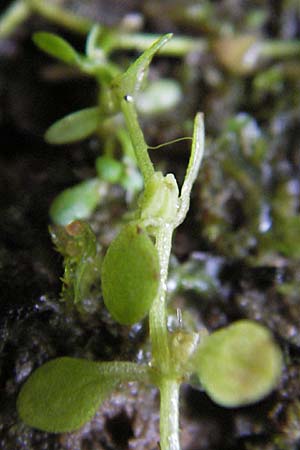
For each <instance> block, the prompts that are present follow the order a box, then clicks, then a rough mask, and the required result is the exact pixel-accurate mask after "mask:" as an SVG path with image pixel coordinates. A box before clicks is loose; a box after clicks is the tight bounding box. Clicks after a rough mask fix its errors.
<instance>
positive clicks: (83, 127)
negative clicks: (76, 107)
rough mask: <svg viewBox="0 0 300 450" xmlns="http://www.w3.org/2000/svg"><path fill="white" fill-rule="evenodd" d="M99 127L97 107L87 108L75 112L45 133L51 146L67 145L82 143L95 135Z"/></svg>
mask: <svg viewBox="0 0 300 450" xmlns="http://www.w3.org/2000/svg"><path fill="white" fill-rule="evenodd" d="M98 125H99V110H98V108H97V107H93V108H85V109H81V110H80V111H76V112H73V113H71V114H68V115H67V116H65V117H63V118H62V119H60V120H58V121H57V122H55V123H54V124H53V125H51V127H49V128H48V130H47V131H46V133H45V140H46V141H47V142H49V144H55V145H60V144H67V143H70V142H76V141H80V140H81V139H85V138H87V137H88V136H90V135H91V134H92V133H94V132H95V131H96V130H97V128H98Z"/></svg>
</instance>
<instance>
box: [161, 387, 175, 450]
mask: <svg viewBox="0 0 300 450" xmlns="http://www.w3.org/2000/svg"><path fill="white" fill-rule="evenodd" d="M179 387H180V383H179V382H178V381H177V380H175V379H168V378H165V379H163V380H162V382H161V385H160V447H161V450H180V442H179Z"/></svg>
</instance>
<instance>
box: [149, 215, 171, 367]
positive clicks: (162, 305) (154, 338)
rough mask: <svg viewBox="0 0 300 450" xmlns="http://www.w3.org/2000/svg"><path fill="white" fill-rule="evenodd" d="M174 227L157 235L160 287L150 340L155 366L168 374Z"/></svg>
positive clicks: (169, 226) (153, 311) (152, 313)
mask: <svg viewBox="0 0 300 450" xmlns="http://www.w3.org/2000/svg"><path fill="white" fill-rule="evenodd" d="M172 235H173V227H172V225H170V224H164V225H163V226H161V227H160V228H159V230H158V232H157V235H156V248H157V251H158V256H159V263H160V287H159V291H158V294H157V296H156V298H155V299H154V301H153V303H152V306H151V309H150V315H149V327H150V339H151V345H152V358H153V362H154V365H155V366H157V367H158V368H159V370H160V371H161V372H162V373H164V372H165V373H167V372H168V371H169V366H170V353H169V342H168V329H167V313H166V292H167V277H168V267H169V258H170V253H171V246H172Z"/></svg>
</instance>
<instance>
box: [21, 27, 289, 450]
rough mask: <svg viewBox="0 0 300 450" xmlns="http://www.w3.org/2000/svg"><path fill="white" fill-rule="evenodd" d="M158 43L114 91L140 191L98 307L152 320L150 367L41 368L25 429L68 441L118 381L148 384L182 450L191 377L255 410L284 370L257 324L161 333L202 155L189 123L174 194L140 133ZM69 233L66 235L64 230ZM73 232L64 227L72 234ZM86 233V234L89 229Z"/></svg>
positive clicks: (66, 361)
mask: <svg viewBox="0 0 300 450" xmlns="http://www.w3.org/2000/svg"><path fill="white" fill-rule="evenodd" d="M169 38H170V36H169V35H167V36H164V37H162V38H161V39H160V40H159V41H157V42H155V43H154V44H153V46H152V47H151V48H150V49H149V50H147V51H146V52H145V53H144V54H143V55H142V56H141V57H140V58H139V59H138V60H137V61H136V62H135V63H134V64H133V65H132V66H130V68H129V69H128V71H127V72H126V73H125V74H124V75H122V76H118V77H117V78H116V79H115V80H114V82H113V83H112V94H113V98H112V100H113V101H114V102H115V104H117V105H119V107H120V109H121V110H122V112H123V115H124V119H125V124H126V128H127V130H128V133H129V136H130V139H131V142H132V146H133V148H134V151H135V155H136V160H137V164H138V167H139V168H140V170H141V173H142V176H143V180H144V191H143V193H142V195H141V197H140V201H139V204H138V208H137V210H136V212H135V215H134V217H133V219H132V221H131V222H130V223H127V224H126V225H124V227H123V228H122V229H121V231H120V233H119V234H118V235H117V237H116V238H115V239H114V240H113V242H112V243H111V245H110V247H109V249H108V251H107V253H106V255H105V257H104V260H103V264H102V269H101V278H102V291H103V297H104V303H105V305H106V307H107V309H108V310H109V312H110V313H111V315H112V317H113V318H114V319H115V320H116V321H117V322H118V323H120V324H126V325H132V324H134V323H136V322H138V321H140V320H142V319H144V318H145V317H148V320H149V330H150V343H151V349H152V352H151V360H150V361H149V363H148V364H138V363H133V362H92V361H85V360H82V359H76V358H69V357H64V358H58V359H54V360H53V361H50V362H48V363H46V364H45V365H43V366H42V367H40V368H39V369H37V370H36V371H35V372H34V373H33V374H32V375H31V376H30V378H29V379H28V380H27V382H26V383H25V385H24V386H23V388H22V389H21V392H20V394H19V397H18V402H17V408H18V411H19V415H20V417H21V419H22V420H23V421H24V422H25V423H26V424H28V425H29V426H32V427H35V428H39V429H42V430H45V431H50V432H56V433H60V432H66V431H72V430H75V429H77V428H79V427H81V426H82V425H83V424H84V423H85V422H86V421H88V420H90V419H91V418H92V417H93V415H94V414H95V412H96V411H97V409H98V408H99V406H100V404H101V402H102V401H103V399H104V398H105V397H107V396H108V395H109V394H110V393H111V392H112V391H113V390H114V388H115V387H116V386H117V385H118V384H120V383H121V382H124V381H125V382H126V381H138V382H141V383H151V384H153V385H155V386H156V387H157V389H158V390H159V392H160V447H161V449H162V450H179V449H180V441H179V408H178V407H179V389H180V385H181V384H182V383H183V382H184V383H189V380H190V376H191V375H192V374H197V375H198V378H199V381H200V383H201V385H202V387H203V388H204V389H205V390H206V392H207V394H208V395H209V396H210V397H211V398H212V399H213V400H214V401H216V402H217V403H219V404H220V405H223V406H225V407H233V406H241V405H245V404H251V403H253V402H256V401H257V400H260V399H262V398H263V397H264V396H266V395H267V394H269V393H270V391H271V390H272V389H273V388H274V386H275V385H276V383H277V381H278V378H279V375H280V373H281V367H282V357H281V353H280V350H279V348H278V347H277V345H276V344H275V343H274V341H273V339H272V336H271V334H270V332H269V331H268V330H267V329H266V328H264V327H263V326H262V325H260V324H258V323H255V322H252V321H248V320H241V321H239V322H237V323H234V324H232V325H231V326H229V327H226V328H224V329H222V330H219V331H216V332H215V333H212V334H211V335H208V333H207V334H206V335H204V334H203V332H198V331H194V332H190V331H187V330H185V329H184V324H183V328H178V330H176V331H173V332H170V331H169V330H168V327H167V310H166V291H167V287H166V286H167V284H166V282H167V277H168V266H169V257H170V252H171V244H172V237H173V233H174V230H175V229H176V228H177V227H178V225H179V224H181V223H182V221H183V220H184V219H185V216H186V214H187V211H188V209H189V203H190V195H191V189H192V186H193V184H194V182H195V180H196V177H197V175H198V171H199V168H200V164H201V160H202V156H203V150H204V125H203V116H202V114H200V113H198V114H197V115H196V117H195V121H194V132H193V141H192V149H191V155H190V159H189V164H188V167H187V171H186V175H185V179H184V182H183V184H182V186H181V189H179V186H178V184H177V181H176V179H175V177H174V175H173V174H167V175H163V174H162V173H161V172H156V171H155V169H154V167H153V165H152V162H151V159H150V157H149V154H148V148H147V145H146V143H145V140H144V136H143V133H142V130H141V128H140V126H139V123H138V119H137V113H136V108H135V98H136V88H137V85H138V83H139V82H140V80H141V76H142V75H143V73H144V71H145V68H147V66H148V65H149V63H150V61H151V59H152V57H153V55H154V53H155V52H156V51H157V50H158V49H159V48H160V46H161V45H163V44H164V43H165V42H166V41H167V40H168V39H169ZM70 227H71V228H70ZM76 230H77V225H76V226H75V231H74V230H73V226H72V225H70V226H69V227H68V231H69V233H70V231H71V234H72V232H73V234H74V233H75V234H76ZM85 232H86V233H88V231H87V230H85Z"/></svg>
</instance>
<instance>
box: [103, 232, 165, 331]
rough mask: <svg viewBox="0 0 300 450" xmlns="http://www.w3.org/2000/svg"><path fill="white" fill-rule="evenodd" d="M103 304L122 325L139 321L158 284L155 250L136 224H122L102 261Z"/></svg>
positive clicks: (148, 306)
mask: <svg viewBox="0 0 300 450" xmlns="http://www.w3.org/2000/svg"><path fill="white" fill-rule="evenodd" d="M101 280H102V290H103V298H104V303H105V305H106V307H107V309H108V310H109V312H110V313H111V315H112V317H113V318H114V319H115V320H116V321H117V322H119V323H121V324H122V325H132V324H134V323H136V322H139V321H140V320H142V319H143V318H144V317H145V316H146V315H147V313H148V312H149V309H150V307H151V304H152V302H153V300H154V298H155V296H156V294H157V291H158V287H159V260H158V254H157V250H156V248H155V246H154V244H153V242H152V240H151V239H150V237H149V236H148V234H147V233H146V232H145V231H144V230H143V229H142V228H140V227H139V226H138V225H133V224H130V225H126V226H125V227H124V228H123V229H122V230H121V232H120V233H119V235H118V236H117V237H116V238H115V240H114V241H113V242H112V243H111V245H110V247H109V249H108V251H107V253H106V255H105V257H104V260H103V266H102V273H101Z"/></svg>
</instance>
